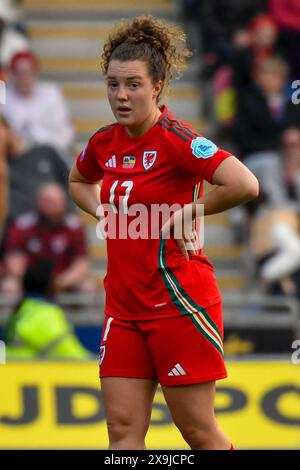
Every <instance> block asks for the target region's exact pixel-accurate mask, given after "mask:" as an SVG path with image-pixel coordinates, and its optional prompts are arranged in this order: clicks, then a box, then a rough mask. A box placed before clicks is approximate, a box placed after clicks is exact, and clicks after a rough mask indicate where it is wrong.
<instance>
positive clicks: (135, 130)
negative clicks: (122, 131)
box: [126, 108, 161, 137]
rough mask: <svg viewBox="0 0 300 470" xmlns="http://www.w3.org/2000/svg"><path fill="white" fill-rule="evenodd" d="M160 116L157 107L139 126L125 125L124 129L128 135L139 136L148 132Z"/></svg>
mask: <svg viewBox="0 0 300 470" xmlns="http://www.w3.org/2000/svg"><path fill="white" fill-rule="evenodd" d="M160 116H161V110H160V109H159V108H155V110H154V112H153V113H151V114H150V115H149V116H148V117H147V118H146V119H145V121H143V122H142V123H141V124H140V125H139V126H136V127H131V126H130V127H127V126H126V131H127V133H128V135H129V136H130V137H140V136H142V135H144V134H145V133H146V132H148V130H149V129H151V128H152V127H154V126H155V124H156V123H157V121H158V120H159V118H160Z"/></svg>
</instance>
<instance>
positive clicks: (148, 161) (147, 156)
mask: <svg viewBox="0 0 300 470" xmlns="http://www.w3.org/2000/svg"><path fill="white" fill-rule="evenodd" d="M156 157H157V151H156V150H146V151H145V152H144V153H143V167H144V168H145V170H149V168H151V167H152V166H153V165H154V163H155V160H156Z"/></svg>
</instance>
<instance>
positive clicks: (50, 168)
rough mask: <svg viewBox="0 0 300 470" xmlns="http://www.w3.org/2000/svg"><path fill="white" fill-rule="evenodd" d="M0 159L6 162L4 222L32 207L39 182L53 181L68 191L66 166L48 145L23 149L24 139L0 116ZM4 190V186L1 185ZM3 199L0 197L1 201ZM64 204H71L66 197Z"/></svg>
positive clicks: (32, 208)
mask: <svg viewBox="0 0 300 470" xmlns="http://www.w3.org/2000/svg"><path fill="white" fill-rule="evenodd" d="M0 136H1V139H0V161H3V162H8V169H9V196H10V197H9V208H8V214H7V216H8V222H11V221H12V219H15V218H16V217H18V216H19V215H21V214H22V213H24V212H26V211H30V210H34V208H35V199H36V195H37V191H38V189H39V187H40V186H41V185H42V184H45V183H48V182H56V183H58V184H59V185H61V186H62V187H63V188H64V189H65V192H66V194H67V192H68V173H69V170H68V167H67V165H66V163H65V162H64V161H63V160H62V158H61V157H60V156H59V155H58V153H57V152H56V151H55V150H54V149H53V148H52V147H49V146H45V145H44V146H37V147H33V148H31V149H26V146H25V142H24V139H23V138H22V137H20V136H19V135H18V134H16V132H14V131H13V130H12V129H10V128H9V127H8V126H7V124H6V123H5V121H4V120H3V119H2V120H1V119H0ZM0 190H2V191H4V187H1V189H0ZM3 202H4V200H2V203H3ZM68 205H69V206H70V208H73V205H72V204H71V202H70V199H69V198H68Z"/></svg>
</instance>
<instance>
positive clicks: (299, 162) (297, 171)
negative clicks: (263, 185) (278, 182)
mask: <svg viewBox="0 0 300 470" xmlns="http://www.w3.org/2000/svg"><path fill="white" fill-rule="evenodd" d="M299 127H300V123H299ZM282 140H283V146H282V147H283V148H282V151H283V155H284V166H285V180H286V184H287V187H288V190H289V196H290V198H291V199H293V200H295V201H296V202H297V203H298V204H299V207H300V128H296V127H295V128H290V129H287V130H286V131H285V132H284V134H283V139H282Z"/></svg>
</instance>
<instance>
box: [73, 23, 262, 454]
mask: <svg viewBox="0 0 300 470" xmlns="http://www.w3.org/2000/svg"><path fill="white" fill-rule="evenodd" d="M188 56H189V51H188V50H187V48H186V43H185V35H184V34H183V32H182V31H181V30H180V28H178V27H174V26H170V25H168V24H167V23H165V22H163V21H160V20H158V19H156V18H154V17H151V16H140V17H135V18H134V19H132V20H130V21H127V22H122V23H121V24H120V25H119V26H118V27H117V29H116V30H115V31H114V32H113V33H112V34H111V35H110V36H109V38H108V41H107V43H106V44H105V46H104V50H103V54H102V69H103V72H104V75H105V78H106V81H107V94H108V100H109V103H110V106H111V109H112V111H113V113H114V115H115V117H116V120H117V123H115V124H112V125H109V126H107V127H105V128H102V129H100V130H99V131H98V132H96V134H94V135H93V136H92V137H91V138H90V140H89V142H88V144H87V146H86V148H85V149H84V150H83V151H82V152H81V154H80V155H79V156H78V158H77V162H76V164H75V165H74V167H73V169H72V171H71V174H70V193H71V196H72V198H73V200H74V201H75V202H76V203H77V205H78V206H79V207H81V208H82V209H83V210H84V211H86V212H88V213H89V214H92V215H93V216H96V213H97V207H98V205H99V203H100V187H99V182H102V184H101V205H102V206H106V207H110V208H111V211H110V213H111V214H113V215H115V216H116V218H117V216H118V215H121V213H122V214H123V215H124V214H127V215H128V228H129V223H131V222H132V221H134V217H133V214H134V212H135V211H134V210H133V209H136V207H137V206H136V205H137V204H139V206H138V207H139V208H140V205H141V204H143V207H145V208H146V209H147V210H148V213H147V215H146V217H145V219H144V225H145V224H146V222H147V221H148V220H151V219H152V216H153V210H152V209H153V207H154V206H155V205H161V204H165V205H167V207H170V206H172V205H173V204H176V203H177V204H179V210H177V211H176V212H175V214H174V215H171V216H170V217H169V219H168V220H167V221H165V223H164V226H163V227H162V225H160V229H161V234H160V235H161V236H160V237H159V236H149V233H148V236H145V233H144V232H143V228H144V226H143V227H140V228H141V231H142V232H143V234H142V235H143V236H141V237H140V238H137V237H133V236H130V233H129V235H128V236H125V237H124V236H122V237H121V236H116V237H114V236H112V235H111V233H110V231H108V233H107V257H108V266H107V276H106V279H105V290H106V307H105V314H106V318H105V322H104V325H103V334H102V340H101V348H100V364H101V367H100V377H101V388H102V394H103V400H104V407H105V413H106V418H107V425H108V433H109V441H110V449H144V448H145V442H144V439H145V435H146V433H147V430H148V427H149V421H150V414H151V407H152V402H153V397H154V393H155V390H156V387H157V383H158V382H159V383H160V384H161V386H162V390H163V393H164V396H165V399H166V402H167V404H168V407H169V409H170V411H171V414H172V417H173V420H174V423H175V424H176V426H177V427H178V428H179V430H180V432H181V434H182V436H183V438H184V439H185V440H186V442H187V443H188V444H189V446H190V447H191V448H192V449H230V448H231V443H230V441H229V440H228V439H227V437H226V436H225V435H224V434H223V433H222V432H221V430H220V429H219V427H218V425H217V422H216V419H215V416H214V395H215V380H217V379H223V378H224V377H226V369H225V365H224V360H223V347H222V337H223V325H222V309H221V298H220V292H219V290H218V287H217V285H216V280H215V277H214V274H213V268H212V265H211V264H210V262H209V261H208V260H207V258H206V257H204V256H203V255H202V254H201V253H197V247H196V245H195V243H194V233H195V232H194V230H193V227H192V225H191V224H190V226H189V229H188V230H186V231H185V232H184V233H183V235H182V236H178V237H177V238H176V239H175V236H171V237H169V238H167V237H165V235H166V233H167V232H168V230H169V229H173V230H174V232H175V228H176V224H177V225H178V224H179V225H180V224H182V221H181V220H180V216H181V215H182V213H183V211H184V213H185V215H186V216H187V217H188V216H189V215H191V216H192V217H193V218H195V216H196V209H197V205H196V201H197V202H198V203H199V202H200V203H202V204H204V210H205V215H209V214H215V213H218V212H221V211H224V210H226V209H229V208H231V207H233V206H236V205H238V204H241V203H243V202H246V201H248V200H250V199H253V198H255V197H256V196H257V194H258V183H257V180H256V178H255V177H254V176H253V174H252V173H251V172H249V171H248V170H247V168H246V167H245V166H243V165H242V164H241V163H240V162H239V161H238V160H237V159H236V158H235V157H234V156H232V155H231V154H230V153H228V152H226V151H224V150H221V149H219V148H218V147H217V146H216V145H215V144H214V143H212V142H211V141H209V140H207V139H205V138H204V137H202V136H201V134H199V133H198V132H197V131H195V130H194V129H192V128H191V127H190V126H189V125H187V124H184V123H183V122H181V121H180V120H178V119H176V118H174V117H173V116H172V114H171V113H170V112H169V111H168V109H167V108H166V107H165V106H164V105H162V106H160V105H159V99H160V96H161V93H162V91H163V88H164V87H165V86H166V85H168V82H169V80H170V79H171V78H172V77H173V76H174V74H176V73H177V72H180V71H181V70H183V69H184V67H185V64H186V58H187V57H188ZM203 180H207V181H209V182H210V183H212V184H214V185H216V188H215V189H213V190H212V191H211V192H209V193H208V194H205V195H204V196H203V197H201V198H200V199H198V197H199V188H200V186H201V184H202V182H203ZM193 201H195V202H193ZM155 207H156V206H155ZM131 209H132V211H131ZM151 211H152V212H151ZM98 213H99V212H98ZM111 214H110V215H111ZM102 216H103V213H102ZM102 220H103V219H102ZM116 224H117V225H118V224H119V225H121V221H119V222H118V223H117V222H116ZM142 225H143V224H142ZM128 232H129V230H128ZM171 233H172V230H171Z"/></svg>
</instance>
